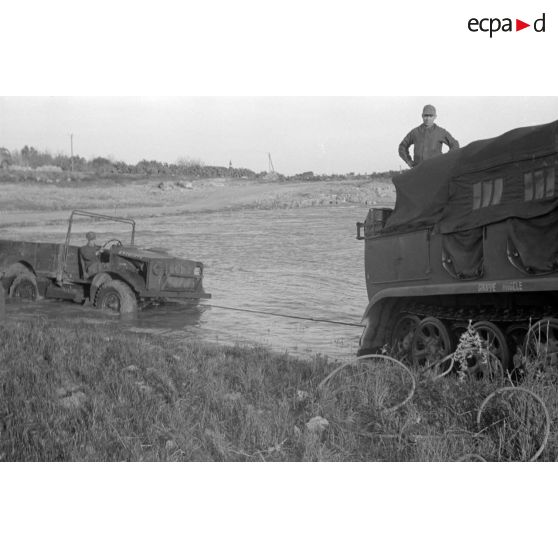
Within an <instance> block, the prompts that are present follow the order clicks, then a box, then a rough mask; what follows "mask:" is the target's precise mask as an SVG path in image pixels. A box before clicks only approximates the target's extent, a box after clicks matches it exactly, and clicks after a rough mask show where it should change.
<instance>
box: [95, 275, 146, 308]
mask: <svg viewBox="0 0 558 558" xmlns="http://www.w3.org/2000/svg"><path fill="white" fill-rule="evenodd" d="M95 306H96V307H97V308H100V309H101V310H108V311H110V312H114V313H116V314H129V313H131V312H135V311H136V310H137V308H138V301H137V299H136V296H135V294H134V292H133V291H132V289H131V288H130V287H129V286H128V285H126V283H124V282H123V281H119V280H118V279H113V280H111V281H107V282H106V283H103V285H102V286H101V288H100V289H99V291H98V292H97V295H96V296H95Z"/></svg>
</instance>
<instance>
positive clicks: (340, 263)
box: [3, 206, 367, 358]
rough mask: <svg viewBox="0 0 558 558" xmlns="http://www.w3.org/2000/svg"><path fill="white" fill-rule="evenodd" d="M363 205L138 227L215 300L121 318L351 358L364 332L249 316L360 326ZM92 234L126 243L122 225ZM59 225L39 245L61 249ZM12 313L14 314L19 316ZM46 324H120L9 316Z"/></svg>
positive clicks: (97, 318) (85, 310)
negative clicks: (201, 273) (197, 269)
mask: <svg viewBox="0 0 558 558" xmlns="http://www.w3.org/2000/svg"><path fill="white" fill-rule="evenodd" d="M365 212H366V210H365V209H364V208H362V207H355V206H351V207H327V208H326V207H315V208H304V209H303V208H301V209H296V210H250V211H224V212H215V213H201V214H185V215H180V216H162V217H151V218H148V219H141V220H138V222H137V229H136V230H137V232H136V244H138V245H140V246H145V247H162V248H165V249H167V250H169V251H170V252H172V253H173V254H175V255H177V256H181V257H185V258H191V259H196V260H200V261H202V262H204V264H205V278H204V285H205V290H206V291H207V292H210V293H211V294H212V299H210V300H204V301H202V302H201V303H200V304H199V305H194V306H192V305H183V304H171V305H165V306H158V307H150V308H148V309H146V310H144V311H142V312H139V313H138V315H137V316H132V317H128V318H126V319H124V320H120V323H121V324H122V327H124V328H127V329H132V330H134V331H153V332H158V333H163V334H167V335H172V336H173V337H182V338H195V339H201V340H207V341H212V342H214V341H217V342H220V343H227V344H229V343H235V342H240V343H261V344H265V345H268V346H270V347H271V348H273V349H276V350H281V351H282V350H288V351H289V352H291V353H295V354H298V355H310V354H314V353H322V354H327V355H330V356H332V357H337V358H339V357H343V358H346V357H351V356H353V355H354V354H355V352H356V350H357V346H358V338H359V336H360V334H361V332H362V328H361V327H352V326H347V325H337V324H331V323H321V322H315V321H301V320H297V319H293V318H286V317H279V316H271V315H265V314H260V313H249V312H239V311H235V310H228V309H222V308H215V307H212V306H211V304H215V305H219V306H229V307H235V308H240V309H246V310H257V311H264V312H273V313H280V314H289V315H296V316H305V317H311V318H314V319H325V320H332V321H342V322H348V323H354V324H358V323H359V322H360V318H361V316H362V313H363V311H364V309H365V307H366V303H367V299H366V288H365V283H364V272H363V244H362V243H361V242H358V241H356V240H355V238H354V232H355V222H356V221H362V220H363V219H364V217H365ZM95 227H96V230H97V229H100V230H98V231H97V232H98V234H106V235H111V236H114V237H117V238H118V237H119V235H122V236H124V235H125V234H126V232H127V229H126V228H125V227H123V228H122V229H120V225H119V224H118V223H95ZM64 235H65V227H64V225H63V224H54V225H48V224H47V225H45V226H43V227H41V235H40V238H41V240H43V241H45V242H49V241H50V242H63V241H64ZM3 237H5V238H6V237H8V238H18V239H21V240H36V239H37V238H39V237H38V236H37V233H36V227H33V230H31V229H29V230H26V229H25V228H23V227H20V228H18V229H17V230H16V229H14V230H11V231H7V233H6V234H4V235H3ZM16 308H17V309H16ZM16 311H17V313H18V314H22V315H26V314H30V315H37V314H44V315H45V316H48V317H49V318H51V319H58V318H60V319H64V320H68V319H70V320H78V321H79V320H83V321H88V322H94V323H97V322H102V321H106V320H110V321H119V318H118V317H113V316H110V315H104V314H102V313H100V312H99V311H98V310H95V309H93V308H90V307H87V306H80V305H77V304H73V303H69V302H58V301H56V302H53V301H50V300H48V301H40V302H39V303H37V305H29V304H25V303H19V302H18V303H14V302H11V303H10V304H8V306H7V313H8V315H9V314H10V313H11V312H16Z"/></svg>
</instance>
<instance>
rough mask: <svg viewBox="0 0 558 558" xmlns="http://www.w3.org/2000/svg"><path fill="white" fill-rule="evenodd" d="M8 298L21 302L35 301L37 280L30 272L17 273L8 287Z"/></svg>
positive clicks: (37, 291)
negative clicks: (17, 299)
mask: <svg viewBox="0 0 558 558" xmlns="http://www.w3.org/2000/svg"><path fill="white" fill-rule="evenodd" d="M9 296H10V297H11V298H19V299H21V300H29V301H35V300H37V299H38V298H39V288H38V287H37V278H36V277H35V276H34V275H33V274H32V273H31V272H30V271H24V272H23V273H19V274H18V275H16V277H15V279H14V280H13V281H12V284H11V285H10V291H9Z"/></svg>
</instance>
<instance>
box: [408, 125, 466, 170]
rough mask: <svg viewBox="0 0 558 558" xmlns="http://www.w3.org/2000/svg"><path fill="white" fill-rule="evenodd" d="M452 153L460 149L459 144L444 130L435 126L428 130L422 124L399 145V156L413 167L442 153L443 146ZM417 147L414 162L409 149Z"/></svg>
mask: <svg viewBox="0 0 558 558" xmlns="http://www.w3.org/2000/svg"><path fill="white" fill-rule="evenodd" d="M444 143H445V144H446V145H447V146H448V147H449V148H450V151H451V150H452V149H456V148H458V147H459V142H458V141H457V140H456V139H455V138H454V137H453V136H452V135H451V134H450V133H449V132H448V131H447V130H446V129H444V128H441V127H440V126H437V125H436V124H433V125H432V126H430V128H428V127H427V126H426V125H424V124H421V125H420V126H417V127H416V128H413V129H412V130H411V131H410V132H409V133H408V134H407V135H406V136H405V137H404V138H403V141H402V142H401V143H400V144H399V155H400V156H401V158H402V159H403V160H404V161H405V162H406V163H407V164H408V165H409V166H411V167H416V166H417V165H418V164H419V163H422V161H425V160H426V159H432V158H433V157H437V156H438V155H441V153H442V144H444ZM411 145H414V146H415V149H414V160H413V158H411V155H410V154H409V147H411Z"/></svg>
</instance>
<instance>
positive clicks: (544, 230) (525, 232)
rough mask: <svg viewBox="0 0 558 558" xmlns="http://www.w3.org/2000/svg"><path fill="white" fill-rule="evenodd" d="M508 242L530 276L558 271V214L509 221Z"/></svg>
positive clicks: (554, 212)
mask: <svg viewBox="0 0 558 558" xmlns="http://www.w3.org/2000/svg"><path fill="white" fill-rule="evenodd" d="M507 227H508V239H509V242H510V244H511V246H510V248H511V249H512V250H513V251H514V252H515V254H513V255H514V256H516V257H517V258H518V259H519V261H520V262H521V266H522V268H523V269H524V270H525V271H526V272H527V273H551V272H554V271H556V270H557V269H558V211H552V212H551V213H548V214H546V215H542V216H540V217H536V218H534V219H529V220H525V219H509V221H508V223H507Z"/></svg>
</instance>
